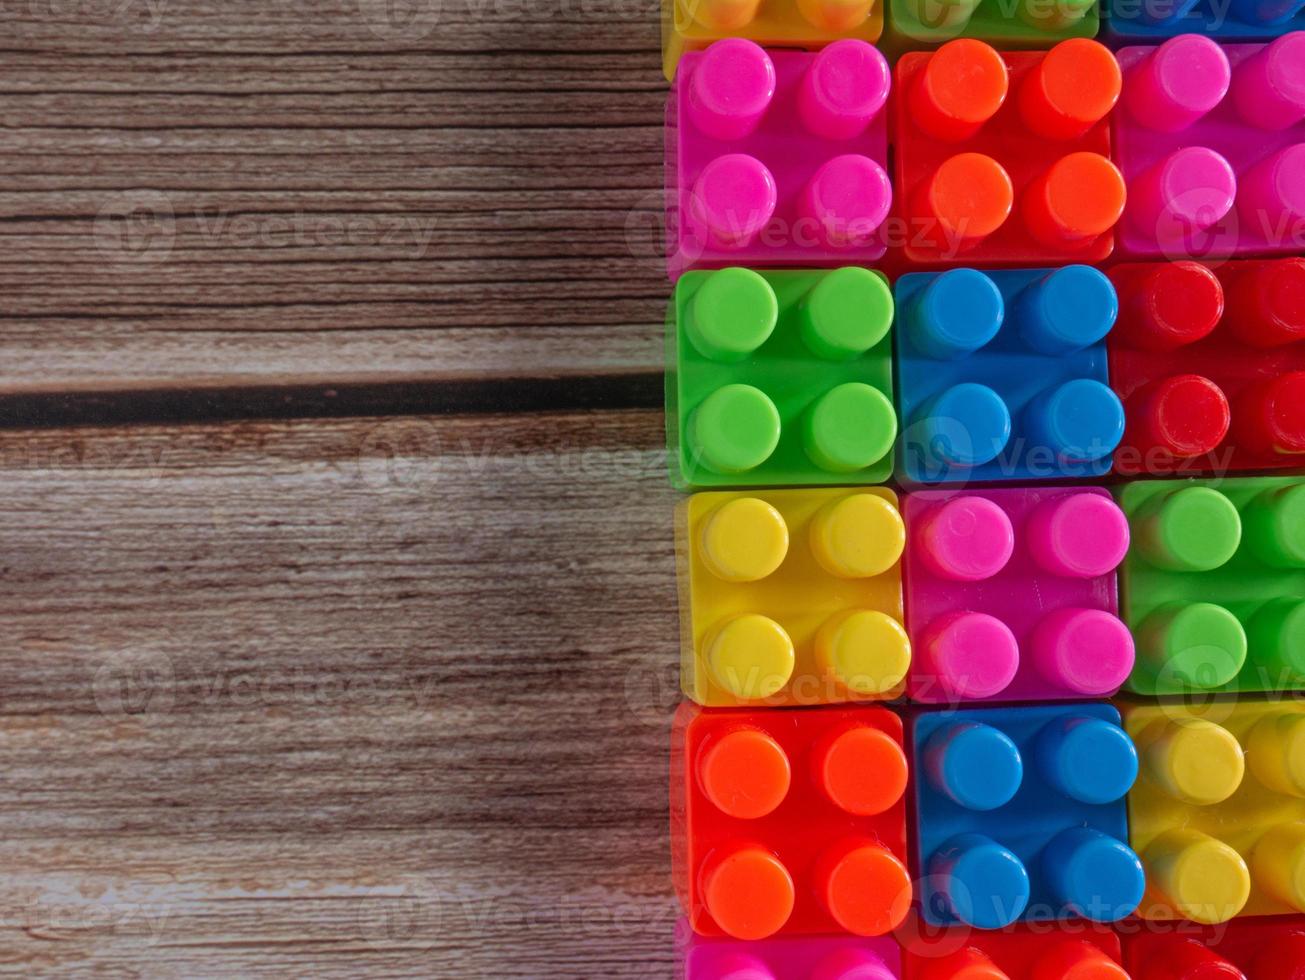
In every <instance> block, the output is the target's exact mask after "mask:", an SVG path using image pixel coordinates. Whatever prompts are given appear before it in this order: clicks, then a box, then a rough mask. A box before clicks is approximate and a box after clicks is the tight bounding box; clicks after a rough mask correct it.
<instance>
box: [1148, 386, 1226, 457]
mask: <svg viewBox="0 0 1305 980" xmlns="http://www.w3.org/2000/svg"><path fill="white" fill-rule="evenodd" d="M1129 404H1130V406H1132V410H1131V412H1130V413H1129V415H1130V425H1129V427H1130V430H1131V432H1132V443H1133V445H1134V447H1135V448H1136V449H1138V450H1139V451H1141V452H1142V453H1144V454H1149V453H1152V452H1159V453H1161V454H1163V455H1167V456H1170V457H1173V458H1175V459H1194V458H1196V457H1197V456H1204V455H1206V454H1207V453H1211V452H1213V451H1214V450H1215V449H1217V448H1218V446H1219V444H1220V443H1221V442H1223V440H1224V439H1225V438H1226V437H1227V435H1228V428H1229V426H1231V425H1232V408H1231V407H1230V406H1229V404H1228V396H1227V395H1225V394H1224V393H1223V389H1221V388H1220V387H1219V386H1218V385H1217V384H1215V383H1214V382H1213V381H1211V380H1210V379H1209V378H1203V377H1201V376H1200V375H1199V374H1179V375H1175V376H1173V377H1170V378H1165V379H1164V380H1162V381H1156V382H1153V383H1151V384H1149V385H1146V386H1145V387H1143V388H1142V389H1140V390H1139V391H1138V392H1137V393H1136V394H1134V395H1133V397H1132V398H1131V399H1129Z"/></svg>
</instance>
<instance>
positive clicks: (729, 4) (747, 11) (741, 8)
mask: <svg viewBox="0 0 1305 980" xmlns="http://www.w3.org/2000/svg"><path fill="white" fill-rule="evenodd" d="M760 6H761V0H690V3H689V11H690V13H691V14H692V16H693V19H694V20H695V21H697V22H698V23H699V24H701V25H702V26H703V27H705V28H707V29H708V30H710V31H737V30H741V29H743V28H744V27H747V26H748V25H749V24H751V23H752V22H753V20H755V19H756V17H757V8H758V7H760Z"/></svg>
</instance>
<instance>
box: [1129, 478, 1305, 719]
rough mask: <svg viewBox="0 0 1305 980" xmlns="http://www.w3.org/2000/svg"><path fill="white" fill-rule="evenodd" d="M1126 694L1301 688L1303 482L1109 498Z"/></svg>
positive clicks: (1186, 487) (1145, 487) (1141, 490)
mask: <svg viewBox="0 0 1305 980" xmlns="http://www.w3.org/2000/svg"><path fill="white" fill-rule="evenodd" d="M1117 495H1118V498H1119V502H1120V505H1121V506H1122V507H1123V508H1124V511H1125V513H1127V514H1128V518H1129V523H1130V524H1131V526H1132V546H1131V548H1130V550H1129V553H1128V557H1127V558H1126V559H1125V560H1124V565H1123V567H1122V569H1121V582H1120V585H1121V600H1122V608H1123V615H1124V621H1125V622H1126V623H1127V624H1128V625H1129V627H1130V628H1131V629H1132V630H1133V633H1134V635H1135V636H1136V639H1137V666H1136V668H1135V669H1134V671H1133V675H1132V677H1131V678H1130V680H1129V682H1128V684H1127V685H1126V687H1127V688H1128V690H1130V691H1133V692H1134V693H1137V694H1146V695H1163V694H1182V693H1187V692H1211V693H1238V692H1272V693H1282V692H1287V691H1305V477H1300V476H1295V477H1266V478H1259V479H1241V480H1190V481H1187V480H1165V481H1152V482H1144V483H1131V484H1128V485H1126V486H1123V487H1121V488H1120V489H1119V490H1118V491H1117Z"/></svg>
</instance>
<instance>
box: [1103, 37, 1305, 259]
mask: <svg viewBox="0 0 1305 980" xmlns="http://www.w3.org/2000/svg"><path fill="white" fill-rule="evenodd" d="M1119 64H1120V67H1121V69H1122V70H1123V72H1124V92H1123V97H1122V99H1121V107H1120V110H1119V111H1118V112H1117V113H1116V115H1115V121H1114V126H1115V134H1114V135H1115V150H1116V162H1117V163H1118V164H1119V165H1120V169H1121V170H1123V173H1124V176H1125V178H1127V180H1128V185H1129V202H1128V208H1127V210H1126V212H1125V215H1124V220H1123V222H1121V224H1120V232H1119V244H1120V250H1121V252H1122V253H1124V254H1127V255H1134V256H1156V255H1167V256H1170V257H1173V258H1192V257H1201V256H1214V255H1240V254H1246V255H1268V254H1278V253H1284V252H1293V251H1299V250H1301V249H1302V248H1305V32H1296V33H1292V34H1286V35H1283V36H1282V37H1280V38H1278V39H1277V40H1276V41H1274V42H1273V43H1271V44H1230V45H1224V46H1220V45H1219V44H1216V43H1215V42H1214V41H1212V40H1210V39H1209V38H1206V37H1202V36H1199V35H1195V34H1184V35H1180V36H1178V37H1175V38H1172V39H1170V40H1169V41H1166V42H1165V43H1164V44H1162V45H1160V46H1159V47H1129V48H1124V49H1122V50H1121V51H1120V52H1119Z"/></svg>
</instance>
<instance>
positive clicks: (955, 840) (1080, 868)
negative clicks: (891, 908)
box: [911, 704, 1143, 929]
mask: <svg viewBox="0 0 1305 980" xmlns="http://www.w3.org/2000/svg"><path fill="white" fill-rule="evenodd" d="M911 743H912V745H913V746H914V763H913V765H912V772H913V773H914V775H915V780H914V782H915V815H916V819H917V821H918V827H917V831H916V834H915V835H914V843H915V847H916V852H915V858H916V862H917V864H916V871H917V876H918V880H919V881H920V885H919V888H920V899H921V914H922V915H923V917H924V920H925V921H926V922H929V923H931V924H935V925H952V924H954V923H963V924H966V925H970V926H974V927H976V928H979V929H1001V928H1004V927H1005V926H1008V925H1010V924H1011V923H1013V922H1016V921H1020V920H1028V921H1037V920H1048V919H1064V918H1070V917H1074V916H1081V917H1085V918H1089V919H1093V920H1095V921H1099V922H1113V921H1116V920H1118V919H1122V918H1124V917H1125V916H1127V915H1129V914H1131V913H1132V912H1133V910H1134V909H1135V908H1136V907H1137V904H1138V902H1139V900H1140V899H1141V898H1142V888H1143V877H1142V865H1141V863H1140V862H1139V861H1138V858H1137V855H1136V854H1134V853H1133V852H1132V851H1131V850H1130V849H1129V847H1128V845H1127V844H1125V843H1124V841H1125V840H1126V838H1127V825H1126V817H1125V811H1124V794H1125V793H1127V792H1128V789H1129V787H1130V786H1132V784H1133V780H1134V778H1135V776H1136V773H1137V754H1136V751H1135V749H1134V748H1133V743H1132V741H1131V740H1130V739H1129V738H1128V736H1127V735H1125V734H1124V732H1123V730H1122V729H1121V728H1120V727H1119V713H1118V712H1117V711H1115V709H1114V708H1112V707H1110V706H1109V705H1106V704H1077V705H1066V706H1064V707H1036V708H1035V707H1029V708H986V709H978V710H973V711H955V712H936V713H928V714H922V715H919V716H918V717H917V718H916V719H915V720H914V722H913V723H912V734H911Z"/></svg>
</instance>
